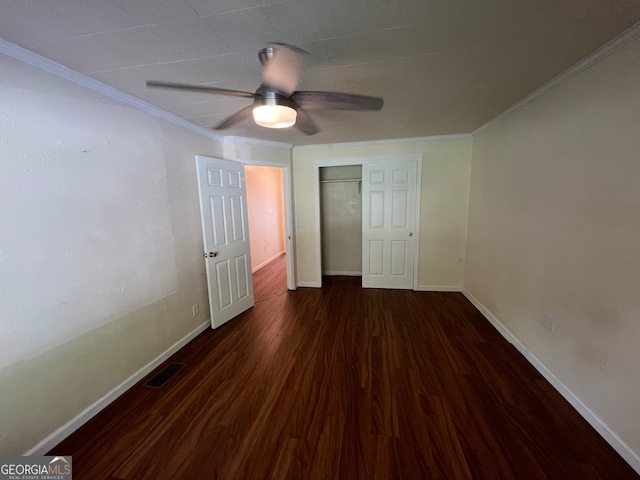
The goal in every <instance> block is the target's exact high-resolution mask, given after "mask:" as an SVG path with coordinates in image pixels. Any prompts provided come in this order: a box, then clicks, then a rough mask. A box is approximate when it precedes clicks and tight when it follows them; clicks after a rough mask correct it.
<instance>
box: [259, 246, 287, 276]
mask: <svg viewBox="0 0 640 480" xmlns="http://www.w3.org/2000/svg"><path fill="white" fill-rule="evenodd" d="M284 254H285V251H284V250H282V251H281V252H278V253H276V254H275V255H273V256H272V257H270V258H268V259H267V260H265V261H264V262H262V263H261V264H260V265H258V266H257V267H255V268H253V269H252V270H251V273H256V272H257V271H258V270H260V269H261V268H262V267H265V266H267V265H269V264H270V263H271V262H273V261H274V260H275V259H276V258H278V257H279V256H280V255H284Z"/></svg>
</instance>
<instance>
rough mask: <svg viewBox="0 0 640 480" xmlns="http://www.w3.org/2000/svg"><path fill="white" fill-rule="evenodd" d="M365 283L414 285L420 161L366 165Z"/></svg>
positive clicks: (363, 241) (363, 213)
mask: <svg viewBox="0 0 640 480" xmlns="http://www.w3.org/2000/svg"><path fill="white" fill-rule="evenodd" d="M362 180H363V181H362V286H363V287H370V288H399V289H412V288H413V265H414V259H413V252H414V239H415V236H414V232H415V226H416V218H415V216H416V185H417V163H416V162H403V161H398V162H380V163H378V162H366V163H364V164H363V165H362Z"/></svg>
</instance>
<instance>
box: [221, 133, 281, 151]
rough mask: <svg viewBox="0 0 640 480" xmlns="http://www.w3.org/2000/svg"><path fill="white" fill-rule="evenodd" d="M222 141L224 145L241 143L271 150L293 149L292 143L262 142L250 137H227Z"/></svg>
mask: <svg viewBox="0 0 640 480" xmlns="http://www.w3.org/2000/svg"><path fill="white" fill-rule="evenodd" d="M222 141H223V142H224V143H236V142H240V143H242V144H249V145H255V146H258V147H271V148H284V149H287V150H291V149H292V148H293V144H292V143H286V142H275V141H273V140H261V139H259V138H250V137H236V136H233V135H227V136H225V137H224V138H223V139H222Z"/></svg>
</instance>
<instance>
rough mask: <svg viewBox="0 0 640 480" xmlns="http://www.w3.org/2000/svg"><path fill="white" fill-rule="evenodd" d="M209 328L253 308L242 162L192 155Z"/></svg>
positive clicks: (215, 326)
mask: <svg viewBox="0 0 640 480" xmlns="http://www.w3.org/2000/svg"><path fill="white" fill-rule="evenodd" d="M196 165H197V170H198V190H199V192H200V213H201V215H202V236H203V239H204V254H205V256H206V259H205V262H206V264H207V282H208V285H209V307H210V310H211V327H212V328H217V327H219V326H220V325H222V324H223V323H225V322H228V321H229V320H231V319H232V318H234V317H236V316H237V315H239V314H241V313H242V312H244V311H245V310H247V309H249V308H251V307H252V306H253V277H252V275H251V253H250V250H249V224H248V219H247V195H246V185H245V176H244V165H242V164H241V163H238V162H232V161H229V160H218V159H215V158H208V157H201V156H197V157H196Z"/></svg>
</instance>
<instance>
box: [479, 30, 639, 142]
mask: <svg viewBox="0 0 640 480" xmlns="http://www.w3.org/2000/svg"><path fill="white" fill-rule="evenodd" d="M638 38H640V22H637V23H635V24H634V25H633V26H632V27H630V28H628V29H627V30H625V31H624V32H622V34H620V35H618V36H617V37H615V38H614V39H613V40H610V41H609V42H607V43H605V44H604V45H603V46H601V47H600V48H598V49H597V50H595V51H594V52H593V53H591V54H589V55H588V56H586V57H585V58H583V59H582V60H580V61H579V62H578V63H576V64H575V65H573V66H572V67H569V68H568V69H567V70H565V71H564V72H562V73H561V74H560V75H558V76H557V77H555V78H553V79H552V80H550V81H548V82H547V83H545V84H544V85H542V86H541V87H540V88H538V89H537V90H534V91H533V92H532V93H530V94H529V95H527V96H526V97H524V98H523V99H522V100H520V101H519V102H517V103H515V104H513V105H512V106H511V107H509V108H507V109H506V110H505V111H503V112H502V113H499V114H498V115H496V116H495V117H493V118H492V119H491V120H489V121H488V122H487V123H485V124H484V125H482V126H481V127H479V128H477V129H476V130H474V131H473V132H472V135H477V134H478V133H480V132H482V131H483V130H485V129H487V128H489V127H490V126H492V125H494V124H496V123H498V122H499V121H501V120H502V119H503V118H505V117H507V116H509V115H511V114H513V113H515V112H517V111H519V110H522V109H523V108H525V107H526V106H528V105H530V104H532V103H533V102H535V101H536V100H538V99H539V98H541V97H543V96H545V95H546V94H547V92H548V91H549V90H552V89H554V88H556V87H559V86H560V85H562V84H564V83H566V82H568V81H569V80H571V79H573V78H575V77H577V76H578V75H580V74H581V73H582V72H584V71H586V70H588V69H589V68H591V67H593V66H594V65H595V64H597V63H599V62H601V61H602V60H604V59H605V58H607V57H608V56H609V55H611V54H612V53H615V52H617V51H618V50H620V49H622V48H623V47H625V46H626V45H628V44H629V43H631V42H633V41H634V40H637V39H638Z"/></svg>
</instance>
